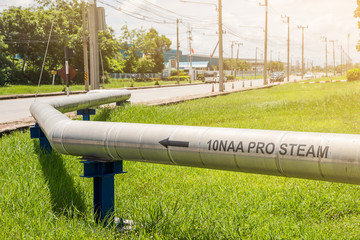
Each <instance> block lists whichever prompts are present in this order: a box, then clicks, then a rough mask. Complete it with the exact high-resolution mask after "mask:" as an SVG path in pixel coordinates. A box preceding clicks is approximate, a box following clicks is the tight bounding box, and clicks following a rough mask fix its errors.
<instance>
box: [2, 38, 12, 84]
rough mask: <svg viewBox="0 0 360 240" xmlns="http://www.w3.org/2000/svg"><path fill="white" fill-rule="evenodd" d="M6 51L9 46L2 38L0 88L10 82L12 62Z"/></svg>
mask: <svg viewBox="0 0 360 240" xmlns="http://www.w3.org/2000/svg"><path fill="white" fill-rule="evenodd" d="M6 49H7V45H6V44H4V42H3V39H2V38H0V86H4V85H5V84H6V82H7V81H8V74H9V67H10V66H11V62H10V61H9V59H8V58H7V57H6V55H5V53H4V52H5V51H6Z"/></svg>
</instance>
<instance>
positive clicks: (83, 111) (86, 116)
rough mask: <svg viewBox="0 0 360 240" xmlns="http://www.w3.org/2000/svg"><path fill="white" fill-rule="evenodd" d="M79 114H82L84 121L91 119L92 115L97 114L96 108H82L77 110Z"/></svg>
mask: <svg viewBox="0 0 360 240" xmlns="http://www.w3.org/2000/svg"><path fill="white" fill-rule="evenodd" d="M77 115H82V116H83V120H84V121H90V115H95V109H91V108H89V109H81V110H77Z"/></svg>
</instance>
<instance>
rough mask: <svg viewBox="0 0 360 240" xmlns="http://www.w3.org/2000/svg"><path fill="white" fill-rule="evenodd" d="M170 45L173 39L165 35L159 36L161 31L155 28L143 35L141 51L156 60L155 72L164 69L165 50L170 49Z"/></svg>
mask: <svg viewBox="0 0 360 240" xmlns="http://www.w3.org/2000/svg"><path fill="white" fill-rule="evenodd" d="M170 46H171V40H170V39H168V38H167V37H165V36H164V35H161V36H159V33H158V32H157V31H156V30H155V29H154V28H151V29H150V30H149V32H147V33H146V34H145V35H144V36H143V47H142V49H141V51H142V52H143V53H144V54H145V55H146V56H149V58H150V59H152V61H153V62H154V67H153V70H152V71H153V72H155V73H158V72H161V71H162V70H163V69H164V67H165V66H164V62H165V58H164V51H169V50H170Z"/></svg>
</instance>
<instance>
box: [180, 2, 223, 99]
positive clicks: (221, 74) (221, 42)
mask: <svg viewBox="0 0 360 240" xmlns="http://www.w3.org/2000/svg"><path fill="white" fill-rule="evenodd" d="M180 1H181V2H184V3H197V4H206V5H213V6H215V7H216V10H217V11H218V13H219V91H220V92H223V91H224V69H223V68H224V65H223V64H224V63H223V62H224V60H223V38H222V37H223V36H222V35H223V30H222V5H221V0H218V5H216V4H215V3H208V2H196V1H186V0H180Z"/></svg>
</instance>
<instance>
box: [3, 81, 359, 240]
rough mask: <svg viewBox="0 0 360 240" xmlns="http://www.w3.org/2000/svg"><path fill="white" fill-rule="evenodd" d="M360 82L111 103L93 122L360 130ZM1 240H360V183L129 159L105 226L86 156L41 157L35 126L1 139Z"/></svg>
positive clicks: (292, 86) (291, 86) (280, 87)
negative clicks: (122, 226)
mask: <svg viewBox="0 0 360 240" xmlns="http://www.w3.org/2000/svg"><path fill="white" fill-rule="evenodd" d="M359 89H360V83H357V82H349V83H331V84H318V85H317V84H308V85H303V84H287V85H281V86H278V87H274V88H270V89H264V90H256V91H248V92H243V93H237V94H231V95H227V96H222V97H216V98H209V99H201V100H196V101H191V102H186V103H182V104H177V105H171V106H164V107H156V106H152V107H146V106H132V107H130V106H125V107H121V108H118V109H115V110H112V109H107V108H105V109H102V110H100V111H98V114H97V115H96V116H94V118H93V120H106V121H125V122H140V123H159V124H160V123H161V124H182V125H197V126H214V127H236V128H257V129H278V130H295V131H316V132H337V133H355V134H360V128H359V127H358V126H359V120H358V119H359V115H360V108H359V106H360V99H359V97H358V96H359V94H360V90H359ZM0 146H1V147H0V156H2V159H1V161H0V189H1V192H0V216H1V217H0V228H1V231H0V239H14V238H15V239H31V238H36V239H109V238H111V239H113V238H122V239H359V238H360V187H359V186H357V185H349V184H339V183H330V182H320V181H311V180H302V179H290V178H282V177H273V176H265V175H256V174H246V173H235V172H226V171H217V170H207V169H196V168H187V167H174V166H165V165H156V164H147V163H136V162H125V166H124V168H125V171H128V173H126V174H121V175H117V177H116V189H115V197H116V207H115V208H116V209H115V215H116V216H119V217H123V218H125V219H132V220H134V222H135V224H136V227H135V229H134V231H131V232H129V233H125V234H121V233H119V232H117V231H116V230H114V228H111V227H110V228H102V227H100V226H96V225H95V224H94V221H93V215H92V182H91V180H90V179H83V178H80V177H79V176H80V175H81V174H82V165H81V164H80V163H79V158H78V157H73V156H63V155H59V154H57V153H53V154H52V155H49V156H46V155H43V154H40V153H39V151H38V150H37V149H38V144H37V141H36V140H30V137H29V132H28V131H26V132H25V133H20V132H16V133H13V134H11V135H8V136H3V137H2V138H1V139H0Z"/></svg>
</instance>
